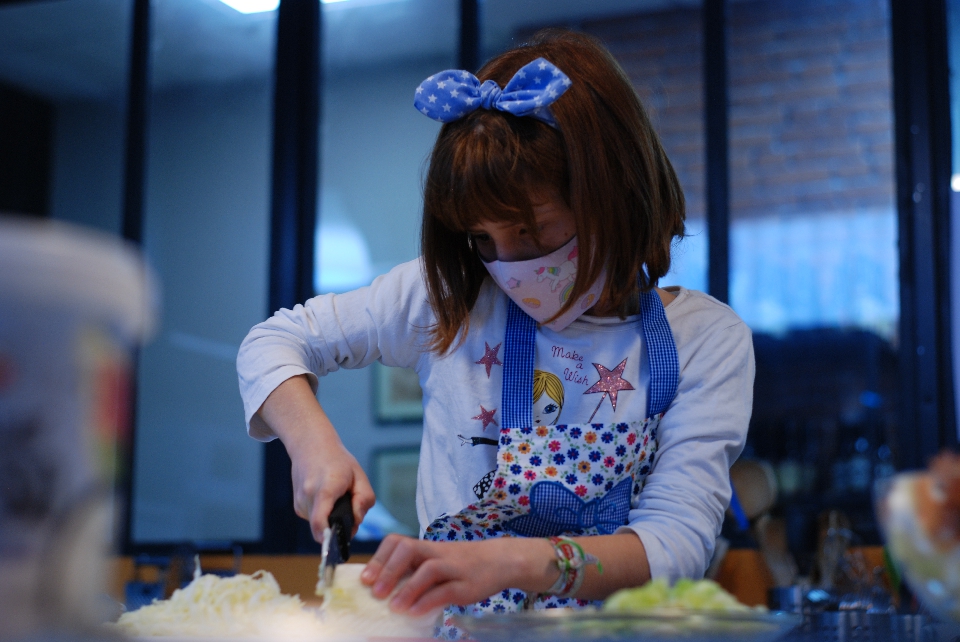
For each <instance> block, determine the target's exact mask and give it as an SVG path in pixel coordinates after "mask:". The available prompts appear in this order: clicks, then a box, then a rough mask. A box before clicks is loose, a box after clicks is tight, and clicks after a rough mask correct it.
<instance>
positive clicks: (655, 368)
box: [531, 290, 680, 417]
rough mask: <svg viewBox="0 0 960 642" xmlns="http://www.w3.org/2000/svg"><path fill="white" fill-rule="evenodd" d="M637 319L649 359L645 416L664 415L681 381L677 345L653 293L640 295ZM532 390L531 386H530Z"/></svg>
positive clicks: (656, 296) (661, 306)
mask: <svg viewBox="0 0 960 642" xmlns="http://www.w3.org/2000/svg"><path fill="white" fill-rule="evenodd" d="M640 316H641V318H642V325H643V339H644V341H646V343H647V354H648V355H649V358H650V394H649V395H648V396H647V416H648V417H653V416H654V415H659V414H660V413H661V412H663V411H665V410H666V409H667V407H668V406H669V405H670V403H671V402H672V401H673V398H674V396H676V394H677V385H678V384H679V381H680V359H679V358H678V357H677V344H676V343H675V342H674V340H673V331H672V330H670V323H669V322H668V321H667V312H666V310H664V309H663V301H661V300H660V295H658V294H657V292H656V290H649V291H647V292H643V293H642V294H641V295H640ZM531 389H532V384H531Z"/></svg>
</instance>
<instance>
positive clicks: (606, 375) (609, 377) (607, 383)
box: [583, 359, 636, 423]
mask: <svg viewBox="0 0 960 642" xmlns="http://www.w3.org/2000/svg"><path fill="white" fill-rule="evenodd" d="M626 366H627V360H626V359H624V360H623V361H621V362H620V365H618V366H617V367H616V368H614V369H613V370H608V369H607V368H605V367H603V366H601V365H600V364H599V363H595V364H593V367H594V368H596V369H597V372H598V373H599V374H600V381H598V382H597V383H595V384H593V385H592V386H590V387H589V388H587V389H586V390H585V391H584V392H583V394H585V395H586V394H590V393H592V392H602V393H603V396H602V397H600V403H598V404H597V407H596V408H595V409H594V411H593V415H590V419H588V420H587V423H590V422H591V421H592V420H593V416H594V415H596V414H597V410H600V404H602V403H603V400H604V399H606V397H607V395H608V394H609V395H610V405H611V406H613V409H614V410H616V409H617V393H618V392H620V391H621V390H636V388H634V387H633V385H631V384H630V382H629V381H627V380H626V379H624V378H623V369H624V368H625V367H626Z"/></svg>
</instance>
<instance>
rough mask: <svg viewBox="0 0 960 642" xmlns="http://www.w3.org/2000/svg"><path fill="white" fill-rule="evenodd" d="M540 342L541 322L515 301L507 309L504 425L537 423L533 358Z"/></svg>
mask: <svg viewBox="0 0 960 642" xmlns="http://www.w3.org/2000/svg"><path fill="white" fill-rule="evenodd" d="M536 341H537V322H536V321H534V320H533V318H532V317H530V315H528V314H527V313H526V312H524V311H523V310H521V309H520V307H519V306H517V304H516V303H514V302H513V301H512V300H511V301H510V307H509V308H508V309H507V332H506V335H505V336H504V340H503V346H504V348H503V388H502V392H501V401H500V420H501V424H502V425H501V426H500V427H501V428H526V427H527V426H532V425H533V358H534V348H535V346H536Z"/></svg>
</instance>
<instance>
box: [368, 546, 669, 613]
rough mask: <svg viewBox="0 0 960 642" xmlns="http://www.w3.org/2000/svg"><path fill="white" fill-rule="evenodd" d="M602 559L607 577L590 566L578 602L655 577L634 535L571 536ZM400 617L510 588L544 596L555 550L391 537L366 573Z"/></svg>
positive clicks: (553, 574) (554, 573)
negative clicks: (405, 613)
mask: <svg viewBox="0 0 960 642" xmlns="http://www.w3.org/2000/svg"><path fill="white" fill-rule="evenodd" d="M572 539H573V540H574V541H576V542H577V543H579V544H580V545H581V546H582V547H583V549H584V550H585V551H586V552H587V553H590V554H593V555H595V556H597V558H599V559H600V562H601V563H602V564H603V573H599V572H598V570H597V567H596V566H590V567H588V569H587V571H586V576H585V579H584V583H583V586H582V587H581V588H580V590H579V591H578V593H577V595H576V597H578V598H581V599H588V600H593V599H603V598H605V597H607V596H608V595H610V594H611V593H613V592H614V591H617V590H619V589H621V588H627V587H633V586H639V585H641V584H643V583H645V582H647V581H648V580H649V579H650V566H649V564H648V563H647V555H646V551H645V550H644V547H643V543H642V542H641V541H640V538H639V537H637V536H636V535H635V534H633V533H619V534H614V535H596V536H591V537H575V538H572ZM408 575H409V578H408V579H407V580H406V581H404V582H403V583H402V586H401V587H400V589H399V590H398V591H397V593H396V594H395V595H394V596H393V597H392V598H391V600H390V608H391V609H393V610H394V611H397V612H409V613H410V614H411V615H422V614H425V613H428V612H429V611H431V610H433V609H436V608H439V607H444V606H446V605H448V604H471V603H473V602H477V601H480V600H483V599H486V598H488V597H490V596H491V595H494V594H496V593H497V592H499V591H502V590H504V589H508V588H517V589H521V590H523V591H526V592H527V593H528V594H534V593H542V592H544V591H546V590H548V589H549V588H550V587H551V586H553V584H554V582H556V581H557V578H558V577H560V570H559V568H558V567H557V557H556V554H555V553H554V549H553V545H552V544H551V543H550V542H549V541H548V540H546V539H542V538H523V537H501V538H498V539H492V540H485V541H479V542H427V541H422V540H416V539H411V538H409V537H400V536H397V535H391V536H388V537H387V538H386V539H385V540H384V541H383V543H382V544H381V545H380V548H378V549H377V552H376V554H375V555H374V556H373V558H372V559H371V560H370V562H369V563H368V564H367V568H366V569H365V570H364V572H363V574H362V575H361V579H362V581H363V582H365V583H366V584H369V585H371V586H372V587H373V594H374V596H376V597H378V598H385V597H387V596H388V595H390V593H391V592H392V591H393V590H394V589H395V588H396V586H397V584H398V583H400V580H402V579H403V578H405V577H407V576H408Z"/></svg>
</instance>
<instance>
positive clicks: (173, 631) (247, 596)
mask: <svg viewBox="0 0 960 642" xmlns="http://www.w3.org/2000/svg"><path fill="white" fill-rule="evenodd" d="M362 568H363V565H361V564H341V565H340V567H339V568H338V569H337V576H336V580H335V581H334V586H333V588H332V589H330V590H329V591H328V593H327V595H326V598H325V600H324V605H323V607H322V608H320V609H319V610H318V609H315V608H308V607H305V606H304V604H303V602H302V601H301V600H300V598H299V597H297V596H293V595H284V594H283V593H281V592H280V586H279V585H278V584H277V581H276V579H274V577H273V575H271V574H270V573H269V572H267V571H257V572H256V573H254V574H253V575H236V576H233V577H225V578H224V577H218V576H216V575H201V576H200V577H197V578H196V579H194V580H193V582H191V583H190V584H188V585H187V586H185V587H184V588H182V589H179V590H177V591H174V593H173V595H171V596H170V599H168V600H154V602H153V603H152V604H149V605H147V606H144V607H142V608H140V609H137V610H136V611H131V612H129V613H124V614H123V615H121V616H120V619H119V620H117V622H116V624H113V625H111V626H113V627H115V628H116V629H118V630H119V631H120V632H121V633H124V634H126V635H129V636H132V637H156V636H164V637H177V638H266V637H269V638H271V639H291V638H307V637H309V638H314V639H332V638H337V639H344V638H362V637H368V636H371V637H398V636H399V637H429V636H430V635H432V634H433V628H434V621H435V619H436V614H432V615H429V616H424V617H419V618H414V617H408V616H406V615H398V614H396V613H392V612H391V611H390V609H389V607H388V606H387V602H386V600H378V599H376V598H374V597H373V595H372V594H371V591H370V588H369V587H368V586H365V585H363V584H362V583H361V582H360V572H361V570H362Z"/></svg>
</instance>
